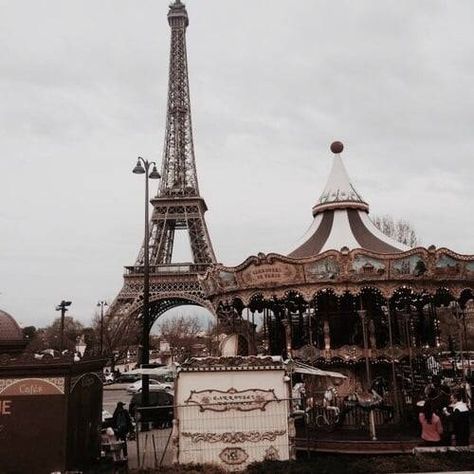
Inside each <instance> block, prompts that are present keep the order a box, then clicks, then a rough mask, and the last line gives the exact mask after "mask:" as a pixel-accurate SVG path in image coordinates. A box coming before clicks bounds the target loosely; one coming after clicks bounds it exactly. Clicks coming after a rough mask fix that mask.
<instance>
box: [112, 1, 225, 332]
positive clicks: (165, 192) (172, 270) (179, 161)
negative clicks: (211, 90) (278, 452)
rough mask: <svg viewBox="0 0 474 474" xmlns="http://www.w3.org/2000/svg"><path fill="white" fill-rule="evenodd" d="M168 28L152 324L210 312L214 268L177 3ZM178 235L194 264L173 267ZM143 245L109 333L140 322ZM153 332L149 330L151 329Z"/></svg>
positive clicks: (152, 255)
mask: <svg viewBox="0 0 474 474" xmlns="http://www.w3.org/2000/svg"><path fill="white" fill-rule="evenodd" d="M168 23H169V25H170V27H171V49H170V63H169V85H168V107H167V119H166V135H165V146H164V154H163V163H162V170H161V176H162V180H161V183H160V186H159V190H158V194H157V196H156V197H154V198H152V199H151V201H150V202H151V204H152V205H153V211H152V217H151V220H150V225H149V229H150V232H149V236H148V239H149V241H148V242H149V262H150V266H149V268H150V294H149V301H150V320H151V324H152V325H153V323H154V322H155V321H156V320H157V319H158V317H159V316H160V315H162V314H163V313H164V312H166V311H167V310H169V309H171V308H173V307H176V306H180V305H183V304H191V305H198V306H202V307H205V308H207V309H209V310H210V311H211V312H214V310H213V308H212V306H211V304H210V302H209V301H208V300H207V299H206V298H205V295H204V292H203V291H202V289H201V286H200V283H199V281H198V275H199V274H202V273H204V272H205V271H206V269H207V268H208V267H209V266H210V265H211V264H213V263H215V262H216V257H215V254H214V250H213V248H212V243H211V239H210V237H209V232H208V229H207V226H206V221H205V220H204V213H205V212H206V211H207V206H206V203H205V201H204V199H203V198H202V197H201V196H200V194H199V187H198V180H197V173H196V164H195V159H194V145H193V133H192V123H191V104H190V97H189V80H188V64H187V55H186V28H187V26H188V24H189V19H188V14H187V11H186V8H185V6H184V4H183V3H181V1H180V0H175V2H174V3H172V4H171V5H170V7H169V12H168ZM176 231H187V234H188V237H189V242H190V247H191V253H192V259H193V261H192V262H188V263H173V262H172V256H173V247H174V242H175V233H176ZM143 269H144V244H143V245H142V247H141V250H140V252H139V254H138V257H137V260H136V262H135V264H134V265H133V266H128V267H125V274H124V284H123V287H122V289H121V290H120V292H119V294H118V295H117V297H116V298H115V300H114V302H113V303H112V304H111V306H110V308H109V311H108V312H107V323H108V330H109V331H110V330H111V329H112V327H113V330H114V331H115V332H118V333H120V332H124V331H127V330H128V329H129V326H130V325H132V326H133V325H134V324H135V323H136V322H137V320H138V318H139V317H140V314H141V310H142V305H143V280H144V272H143ZM150 329H151V328H150Z"/></svg>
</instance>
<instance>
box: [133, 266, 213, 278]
mask: <svg viewBox="0 0 474 474" xmlns="http://www.w3.org/2000/svg"><path fill="white" fill-rule="evenodd" d="M208 268H209V265H207V264H199V263H198V264H195V263H186V264H169V265H150V275H151V276H153V275H154V274H161V275H163V274H168V275H176V274H183V273H204V272H205V271H206V270H207V269H208ZM125 274H126V275H143V265H136V266H130V267H125Z"/></svg>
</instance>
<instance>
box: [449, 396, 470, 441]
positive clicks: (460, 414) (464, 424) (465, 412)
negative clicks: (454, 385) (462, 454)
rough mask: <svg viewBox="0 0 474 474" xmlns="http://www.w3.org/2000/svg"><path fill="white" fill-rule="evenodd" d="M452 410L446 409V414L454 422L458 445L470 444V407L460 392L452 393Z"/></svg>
mask: <svg viewBox="0 0 474 474" xmlns="http://www.w3.org/2000/svg"><path fill="white" fill-rule="evenodd" d="M449 407H450V410H448V409H446V408H445V409H444V414H445V415H446V417H447V418H448V419H449V421H451V422H452V424H453V433H454V438H455V440H456V446H469V436H470V427H469V408H468V407H467V405H466V404H465V403H464V402H463V400H462V395H461V394H460V393H459V392H453V393H452V394H451V405H450V406H449Z"/></svg>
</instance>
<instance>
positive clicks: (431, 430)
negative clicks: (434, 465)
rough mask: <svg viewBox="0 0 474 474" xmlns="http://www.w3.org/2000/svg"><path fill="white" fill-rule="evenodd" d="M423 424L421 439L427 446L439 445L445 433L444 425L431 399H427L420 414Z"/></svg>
mask: <svg viewBox="0 0 474 474" xmlns="http://www.w3.org/2000/svg"><path fill="white" fill-rule="evenodd" d="M418 420H419V422H420V425H421V439H422V440H423V442H424V443H425V445H427V446H438V445H439V444H440V441H441V435H442V434H443V425H442V424H441V419H440V417H439V416H438V415H437V414H436V413H434V411H433V406H432V404H431V401H430V400H429V399H427V400H425V403H424V404H423V408H422V409H421V412H420V414H419V415H418Z"/></svg>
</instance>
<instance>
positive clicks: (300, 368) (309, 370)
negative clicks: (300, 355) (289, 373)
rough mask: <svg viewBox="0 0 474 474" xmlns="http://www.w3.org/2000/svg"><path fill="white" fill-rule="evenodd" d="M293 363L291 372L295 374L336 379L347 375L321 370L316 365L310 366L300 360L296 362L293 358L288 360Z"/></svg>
mask: <svg viewBox="0 0 474 474" xmlns="http://www.w3.org/2000/svg"><path fill="white" fill-rule="evenodd" d="M290 362H291V363H292V364H293V369H292V370H293V372H296V373H297V374H305V375H316V376H318V377H333V378H336V379H346V378H347V377H346V376H345V375H343V374H340V373H339V372H332V371H329V370H321V369H318V368H317V367H312V366H311V365H306V364H303V363H302V362H298V361H295V360H292V361H290Z"/></svg>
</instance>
